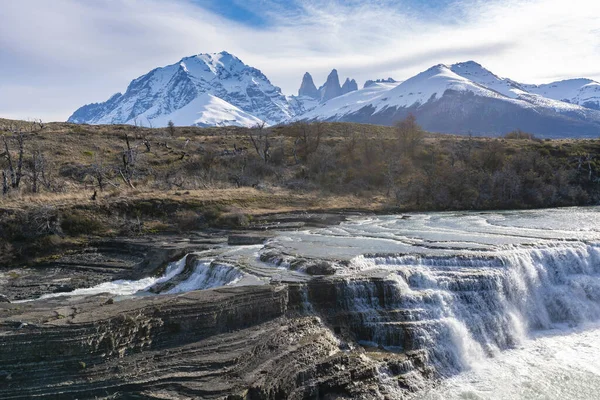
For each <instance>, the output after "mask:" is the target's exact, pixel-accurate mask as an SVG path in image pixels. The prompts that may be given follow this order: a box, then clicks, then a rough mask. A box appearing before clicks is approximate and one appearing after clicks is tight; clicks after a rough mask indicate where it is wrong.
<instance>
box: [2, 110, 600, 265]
mask: <svg viewBox="0 0 600 400" xmlns="http://www.w3.org/2000/svg"><path fill="white" fill-rule="evenodd" d="M599 202H600V139H560V140H541V139H537V138H535V137H534V136H532V135H529V134H527V133H524V132H520V131H515V132H511V133H509V134H507V135H505V136H504V137H500V138H489V137H476V136H453V135H442V134H434V133H428V132H424V131H423V130H422V129H421V128H420V127H419V126H418V124H417V121H415V119H414V118H412V117H410V116H409V117H408V118H406V119H405V120H403V121H400V122H398V124H396V126H394V127H385V126H374V125H361V124H353V123H296V124H293V125H286V126H276V127H272V128H267V127H264V126H257V127H255V128H252V129H248V128H236V127H222V128H196V127H175V126H172V125H170V126H168V127H166V128H146V127H140V126H126V125H111V126H107V125H100V126H92V125H77V124H69V123H47V124H45V123H43V122H41V121H28V122H26V121H12V120H2V119H0V266H10V265H15V264H20V263H25V264H36V263H40V262H44V261H47V260H48V259H49V258H51V257H54V256H56V255H58V254H61V253H64V252H66V251H69V250H72V249H77V248H81V247H82V246H85V245H86V244H88V243H89V242H90V241H91V240H93V239H97V238H103V237H120V236H123V237H130V236H140V235H153V234H170V233H184V232H189V231H194V230H200V229H211V228H212V229H247V228H253V227H254V228H259V227H256V226H255V224H253V223H252V221H253V218H255V217H256V216H259V215H264V214H274V213H287V212H302V211H307V212H332V211H337V212H342V211H363V212H377V213H382V212H390V213H392V212H408V211H447V210H492V209H496V210H497V209H523V208H547V207H562V206H583V205H596V204H598V203H599Z"/></svg>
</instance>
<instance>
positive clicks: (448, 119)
mask: <svg viewBox="0 0 600 400" xmlns="http://www.w3.org/2000/svg"><path fill="white" fill-rule="evenodd" d="M599 86H600V84H598V83H596V82H594V81H590V80H572V81H561V82H555V83H552V84H548V85H540V86H536V85H525V84H520V83H518V82H515V81H513V80H510V79H506V78H501V77H498V76H497V75H495V74H493V73H492V72H490V71H488V70H486V69H485V68H483V67H482V66H481V65H479V64H477V63H475V62H473V61H469V62H465V63H459V64H454V65H451V66H446V65H443V64H440V65H436V66H434V67H432V68H430V69H428V70H426V71H424V72H422V73H420V74H418V75H416V76H414V77H412V78H410V79H407V80H406V81H404V82H401V83H396V82H393V81H381V80H380V81H369V84H368V85H365V87H364V88H363V89H360V90H357V91H354V92H351V93H348V94H345V95H342V96H339V97H336V98H333V99H331V100H329V101H326V102H324V103H322V104H320V105H319V106H317V107H315V108H314V109H312V110H310V111H308V112H306V113H304V114H302V115H300V116H297V117H296V119H297V120H325V121H351V122H361V123H372V124H382V125H391V124H393V123H394V122H395V121H397V120H399V119H401V118H404V117H405V116H406V115H408V113H413V114H415V116H416V117H417V120H418V122H419V123H420V124H421V125H422V126H423V127H424V128H425V129H427V130H431V131H437V132H447V133H468V132H474V133H478V134H490V135H494V134H503V133H506V132H509V131H511V130H514V129H523V130H526V131H529V132H532V133H535V134H538V135H540V136H597V135H599V134H600V112H599V111H598V110H597V105H598V100H599V98H598V96H599V94H600V91H598V92H597V90H600V89H599Z"/></svg>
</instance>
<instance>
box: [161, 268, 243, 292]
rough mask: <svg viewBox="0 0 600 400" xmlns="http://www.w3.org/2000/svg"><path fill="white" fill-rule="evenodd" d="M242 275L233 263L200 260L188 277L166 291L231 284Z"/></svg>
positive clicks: (209, 287)
mask: <svg viewBox="0 0 600 400" xmlns="http://www.w3.org/2000/svg"><path fill="white" fill-rule="evenodd" d="M243 276H244V274H243V273H242V272H241V271H240V270H239V269H237V268H236V267H234V266H233V265H228V264H223V263H216V262H214V261H213V260H200V261H198V262H197V263H196V266H195V267H194V272H193V273H192V275H191V276H190V277H189V278H188V279H186V280H185V281H183V282H181V283H179V284H178V285H177V286H175V287H173V288H172V289H170V290H168V291H167V292H166V293H167V294H172V293H182V292H189V291H191V290H203V289H211V288H215V287H219V286H231V285H235V284H236V283H238V282H239V281H240V280H241V279H242V277H243Z"/></svg>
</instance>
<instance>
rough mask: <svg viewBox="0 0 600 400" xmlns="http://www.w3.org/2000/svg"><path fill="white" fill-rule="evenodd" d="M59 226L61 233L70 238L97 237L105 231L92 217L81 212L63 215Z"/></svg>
mask: <svg viewBox="0 0 600 400" xmlns="http://www.w3.org/2000/svg"><path fill="white" fill-rule="evenodd" d="M60 226H61V228H62V231H63V232H64V233H66V234H68V235H71V236H78V235H98V234H101V233H102V232H104V231H105V226H104V224H103V223H102V222H101V221H100V220H99V219H98V218H97V217H94V216H90V215H87V214H85V213H84V212H82V211H72V212H71V213H69V214H64V215H63V216H62V218H61V223H60Z"/></svg>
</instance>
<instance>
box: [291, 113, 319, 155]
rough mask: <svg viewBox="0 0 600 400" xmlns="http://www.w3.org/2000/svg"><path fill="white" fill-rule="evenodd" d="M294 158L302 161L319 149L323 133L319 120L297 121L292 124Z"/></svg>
mask: <svg viewBox="0 0 600 400" xmlns="http://www.w3.org/2000/svg"><path fill="white" fill-rule="evenodd" d="M293 132H294V137H295V139H294V149H293V152H294V160H295V161H296V163H298V162H299V159H300V160H302V161H303V162H306V161H307V160H308V157H309V156H310V155H311V154H313V153H315V152H316V151H317V150H318V149H319V145H320V144H321V137H322V135H323V125H322V124H321V123H319V122H313V123H308V122H297V123H296V124H294V130H293Z"/></svg>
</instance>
